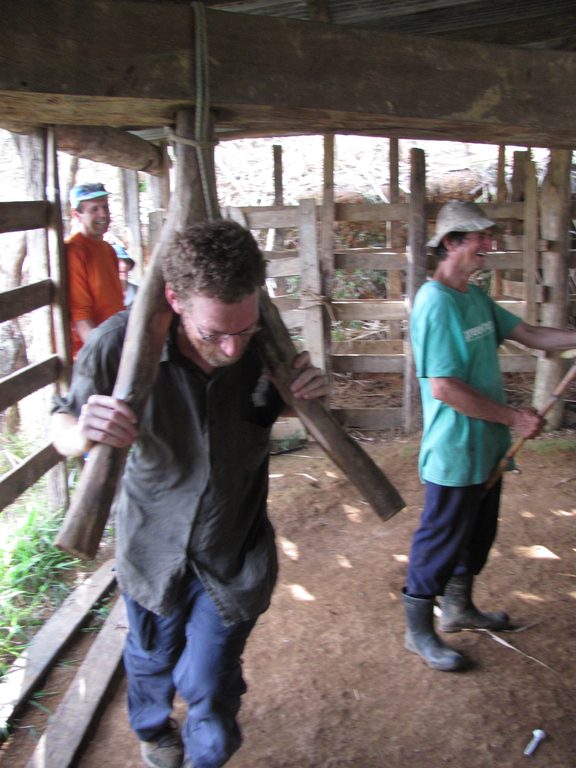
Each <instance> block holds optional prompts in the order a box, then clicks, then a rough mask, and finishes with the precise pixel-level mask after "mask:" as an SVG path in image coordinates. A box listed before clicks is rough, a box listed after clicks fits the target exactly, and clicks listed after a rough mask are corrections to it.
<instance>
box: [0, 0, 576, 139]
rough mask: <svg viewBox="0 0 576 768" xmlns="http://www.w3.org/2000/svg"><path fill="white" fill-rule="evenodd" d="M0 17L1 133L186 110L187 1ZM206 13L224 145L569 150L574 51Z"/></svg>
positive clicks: (15, 1)
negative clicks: (382, 141) (311, 140)
mask: <svg viewBox="0 0 576 768" xmlns="http://www.w3.org/2000/svg"><path fill="white" fill-rule="evenodd" d="M2 15H3V21H4V30H3V35H2V46H1V48H0V114H1V115H2V118H1V119H2V121H3V124H4V125H5V126H6V127H9V124H10V122H14V123H20V124H22V123H26V124H31V125H36V124H38V123H43V124H57V125H58V124H60V125H64V124H68V125H108V126H114V127H123V128H139V127H140V128H144V127H149V126H158V125H163V124H170V123H172V122H173V120H174V116H175V113H176V111H177V110H178V109H180V108H183V107H190V106H194V34H193V33H194V21H193V12H192V10H191V9H190V8H189V7H187V6H183V5H175V4H172V3H162V4H149V3H131V2H126V1H125V0H99V1H98V2H97V3H81V4H79V3H77V2H74V0H44V2H42V3H38V2H37V0H3V3H2ZM206 17H207V36H208V55H209V63H210V95H211V106H212V108H213V110H214V114H215V120H216V130H217V133H218V134H219V135H220V136H221V137H226V136H228V137H232V136H273V135H279V134H296V133H317V132H320V133H329V132H332V131H335V132H340V133H367V134H371V135H381V136H399V137H404V138H409V137H417V138H435V139H451V140H460V141H477V142H488V143H507V144H518V145H532V146H550V147H554V146H555V147H567V148H571V147H575V146H576V54H575V53H572V52H559V51H538V52H534V51H525V50H520V49H516V48H506V47H503V46H490V45H482V44H476V43H461V42H457V41H446V40H444V39H441V38H433V37H428V36H426V37H422V36H420V37H409V36H405V35H393V34H389V33H385V32H380V31H374V30H365V29H355V28H350V27H342V26H335V25H331V24H322V23H316V22H309V21H308V22H303V21H295V20H289V19H280V18H271V17H262V16H259V17H256V16H249V15H244V14H237V13H226V12H224V11H214V10H210V9H207V10H206ZM39 30H41V32H42V34H39ZM55 40H57V41H59V45H58V46H57V47H56V49H54V41H55Z"/></svg>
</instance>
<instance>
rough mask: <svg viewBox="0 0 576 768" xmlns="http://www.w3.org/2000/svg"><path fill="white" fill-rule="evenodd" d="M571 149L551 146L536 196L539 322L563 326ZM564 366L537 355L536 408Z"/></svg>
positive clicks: (555, 415) (551, 424)
mask: <svg viewBox="0 0 576 768" xmlns="http://www.w3.org/2000/svg"><path fill="white" fill-rule="evenodd" d="M571 164H572V152H571V151H570V150H568V149H553V150H551V152H550V161H549V164H548V172H547V174H546V178H545V180H544V184H543V186H542V195H541V200H540V210H541V233H542V237H543V238H544V240H547V241H548V248H547V250H546V251H544V253H543V254H542V280H543V283H544V288H545V302H544V303H543V304H542V308H541V321H542V325H550V326H553V327H555V328H566V326H567V320H568V262H569V256H570V208H571V199H570V170H571ZM566 367H567V361H566V360H563V359H561V358H559V357H541V358H539V359H538V362H537V366H536V380H535V383H534V398H533V405H534V407H535V408H537V409H538V410H540V409H541V408H542V407H543V406H544V404H545V402H546V400H547V398H548V396H549V394H550V393H551V392H552V391H553V390H554V389H555V388H556V386H557V385H558V383H559V382H560V380H561V379H562V376H563V375H564V373H565V371H566ZM563 413H564V404H563V401H562V400H559V401H558V404H557V405H555V406H554V407H553V408H552V409H551V410H550V411H549V412H548V415H547V417H546V422H547V426H546V428H547V429H548V430H554V429H558V428H559V427H560V426H561V425H562V417H563Z"/></svg>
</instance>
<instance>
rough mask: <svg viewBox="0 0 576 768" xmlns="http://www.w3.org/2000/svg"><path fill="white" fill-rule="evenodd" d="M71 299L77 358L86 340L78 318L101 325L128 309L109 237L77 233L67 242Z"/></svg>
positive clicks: (71, 317)
mask: <svg viewBox="0 0 576 768" xmlns="http://www.w3.org/2000/svg"><path fill="white" fill-rule="evenodd" d="M66 258H67V262H68V301H69V306H70V321H71V323H72V350H73V356H74V359H76V355H77V354H78V350H79V349H80V347H81V346H82V340H81V339H80V337H79V336H78V334H77V333H76V331H75V330H74V324H75V323H76V322H77V321H78V320H92V321H93V322H94V323H95V325H100V323H103V322H104V320H106V319H107V318H109V317H110V316H111V315H114V314H115V313H116V312H120V311H121V310H122V309H124V297H123V294H122V286H121V284H120V276H119V274H118V257H117V256H116V251H115V250H114V248H112V246H111V245H110V244H109V243H107V242H106V241H105V240H92V239H91V238H89V237H86V236H85V235H83V234H82V233H81V232H77V233H76V234H75V235H72V237H70V238H68V240H67V241H66Z"/></svg>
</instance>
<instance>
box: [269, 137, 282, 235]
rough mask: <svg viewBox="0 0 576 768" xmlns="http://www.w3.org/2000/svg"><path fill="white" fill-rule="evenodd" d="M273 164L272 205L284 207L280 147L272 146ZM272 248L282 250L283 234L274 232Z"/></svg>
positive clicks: (276, 230) (279, 231)
mask: <svg viewBox="0 0 576 768" xmlns="http://www.w3.org/2000/svg"><path fill="white" fill-rule="evenodd" d="M272 153H273V162H274V205H284V167H283V165H282V145H281V144H274V145H273V147H272ZM274 248H276V249H278V250H281V249H282V248H284V232H283V231H282V230H279V229H275V230H274Z"/></svg>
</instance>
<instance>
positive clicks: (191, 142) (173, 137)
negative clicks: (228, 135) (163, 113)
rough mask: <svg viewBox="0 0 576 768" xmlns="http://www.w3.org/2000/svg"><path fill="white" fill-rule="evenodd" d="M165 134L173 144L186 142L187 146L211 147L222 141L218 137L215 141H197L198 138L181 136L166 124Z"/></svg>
mask: <svg viewBox="0 0 576 768" xmlns="http://www.w3.org/2000/svg"><path fill="white" fill-rule="evenodd" d="M164 135H165V136H166V138H167V140H168V141H170V142H171V143H172V144H184V145H185V146H187V147H195V148H196V149H211V148H212V147H215V146H216V144H219V143H220V142H219V141H218V140H217V139H214V140H213V141H210V140H207V141H197V140H196V139H187V138H186V137H185V136H179V135H178V134H177V133H176V132H175V131H173V130H172V128H170V127H169V126H168V125H166V126H164Z"/></svg>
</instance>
